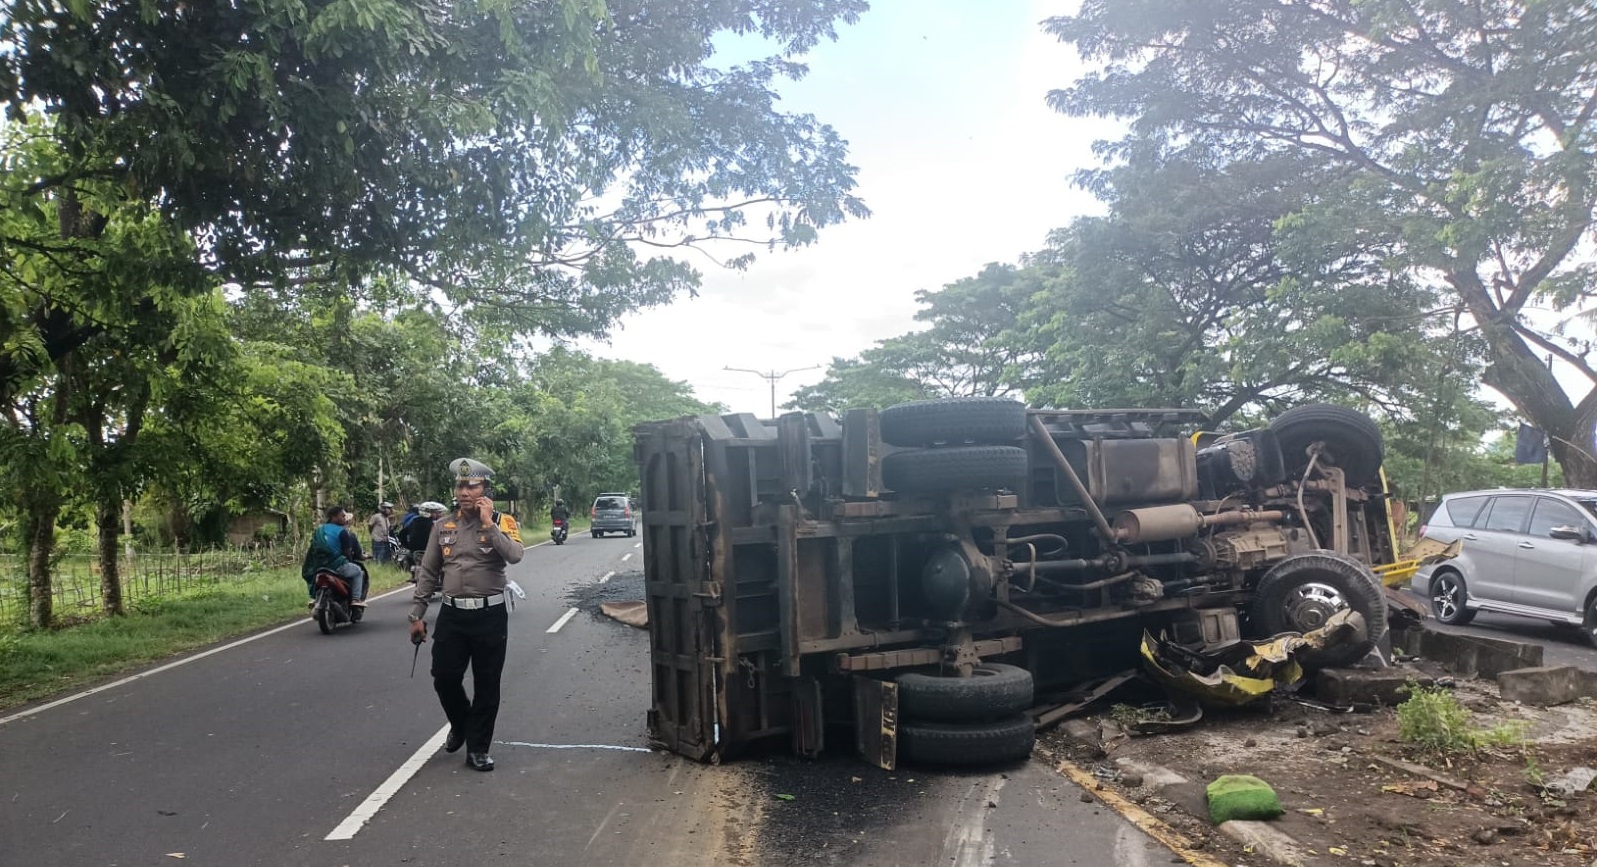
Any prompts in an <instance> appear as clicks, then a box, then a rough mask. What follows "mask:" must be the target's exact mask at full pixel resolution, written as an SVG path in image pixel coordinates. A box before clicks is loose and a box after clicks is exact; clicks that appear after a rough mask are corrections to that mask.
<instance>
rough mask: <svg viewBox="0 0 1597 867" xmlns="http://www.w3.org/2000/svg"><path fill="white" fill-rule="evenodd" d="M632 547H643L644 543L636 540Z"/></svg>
mask: <svg viewBox="0 0 1597 867" xmlns="http://www.w3.org/2000/svg"><path fill="white" fill-rule="evenodd" d="M632 547H634V548H642V547H643V543H642V542H634V543H632Z"/></svg>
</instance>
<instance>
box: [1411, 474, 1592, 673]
mask: <svg viewBox="0 0 1597 867" xmlns="http://www.w3.org/2000/svg"><path fill="white" fill-rule="evenodd" d="M1420 532H1421V534H1422V535H1425V536H1429V537H1430V538H1432V539H1436V540H1438V541H1441V542H1452V541H1453V540H1455V539H1462V540H1463V541H1464V550H1463V553H1461V554H1460V555H1459V556H1458V557H1456V558H1454V559H1452V560H1446V561H1443V562H1441V563H1438V564H1436V565H1434V566H1427V567H1425V568H1423V569H1421V570H1420V571H1419V572H1417V573H1415V575H1414V579H1413V582H1412V584H1411V586H1412V588H1413V590H1414V592H1416V593H1420V594H1423V595H1425V596H1426V597H1428V598H1429V599H1430V600H1431V613H1432V614H1433V615H1435V617H1436V619H1437V620H1439V621H1441V622H1443V623H1455V624H1463V623H1468V622H1469V621H1470V620H1472V619H1473V618H1474V617H1475V613H1476V612H1477V611H1496V612H1500V613H1503V614H1518V615H1520V616H1522V617H1535V618H1538V619H1543V620H1548V621H1551V622H1552V623H1555V624H1570V625H1574V626H1579V627H1580V628H1581V631H1582V632H1583V633H1585V636H1586V640H1587V641H1589V642H1591V643H1592V644H1594V645H1597V491H1575V490H1535V491H1523V490H1510V489H1499V490H1493V491H1467V492H1464V493H1458V494H1448V495H1447V496H1445V497H1443V498H1442V502H1441V504H1440V505H1439V506H1438V507H1437V509H1436V514H1434V515H1432V516H1431V520H1430V521H1429V522H1428V523H1427V524H1426V525H1425V526H1424V527H1422V528H1420Z"/></svg>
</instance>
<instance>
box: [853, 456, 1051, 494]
mask: <svg viewBox="0 0 1597 867" xmlns="http://www.w3.org/2000/svg"><path fill="white" fill-rule="evenodd" d="M882 481H883V482H884V483H885V484H886V485H887V486H888V487H889V488H892V489H893V490H895V491H898V492H900V493H905V494H945V493H949V492H951V491H971V490H993V489H998V488H1009V489H1016V488H1019V487H1021V486H1022V485H1024V484H1025V483H1026V450H1025V449H1023V448H1017V447H1015V446H960V447H956V448H946V449H921V450H918V451H912V452H897V453H895V454H891V455H888V456H887V457H885V458H883V459H882Z"/></svg>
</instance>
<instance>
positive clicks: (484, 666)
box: [433, 605, 510, 753]
mask: <svg viewBox="0 0 1597 867" xmlns="http://www.w3.org/2000/svg"><path fill="white" fill-rule="evenodd" d="M505 609H506V606H504V605H493V606H490V607H488V608H475V609H470V610H466V609H460V608H454V607H452V606H449V605H444V606H441V607H440V609H439V611H438V622H437V624H436V628H435V629H434V631H433V689H434V690H435V691H436V692H437V693H438V703H439V704H442V705H443V706H444V716H446V717H448V718H449V724H450V725H451V726H454V727H455V729H457V730H458V731H462V732H465V734H466V750H467V751H468V752H473V753H486V752H488V746H489V745H490V744H492V743H493V739H494V720H495V719H496V718H498V716H499V676H500V674H502V673H503V672H504V670H505V641H506V639H507V638H508V637H509V626H510V614H509V612H508V611H506V610H505ZM467 665H470V666H471V680H472V684H473V687H474V689H473V693H474V694H473V695H472V697H471V698H467V697H466V686H465V683H464V681H465V679H466V666H467Z"/></svg>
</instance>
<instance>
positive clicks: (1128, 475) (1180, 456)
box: [1087, 437, 1198, 506]
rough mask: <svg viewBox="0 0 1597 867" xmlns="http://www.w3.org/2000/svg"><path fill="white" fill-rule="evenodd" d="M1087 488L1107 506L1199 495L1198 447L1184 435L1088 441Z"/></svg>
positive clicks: (1098, 500) (1096, 499) (1188, 498)
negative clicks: (1161, 437)
mask: <svg viewBox="0 0 1597 867" xmlns="http://www.w3.org/2000/svg"><path fill="white" fill-rule="evenodd" d="M1087 489H1088V491H1089V492H1090V493H1091V494H1092V498H1093V500H1094V501H1096V502H1097V503H1099V504H1101V505H1105V506H1112V505H1120V504H1130V503H1149V502H1161V501H1169V500H1192V499H1196V498H1197V496H1198V455H1197V448H1196V447H1195V446H1193V444H1192V441H1191V440H1189V439H1186V438H1184V437H1181V438H1177V437H1171V438H1168V439H1123V440H1109V439H1105V440H1097V441H1094V442H1091V443H1088V444H1087Z"/></svg>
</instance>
